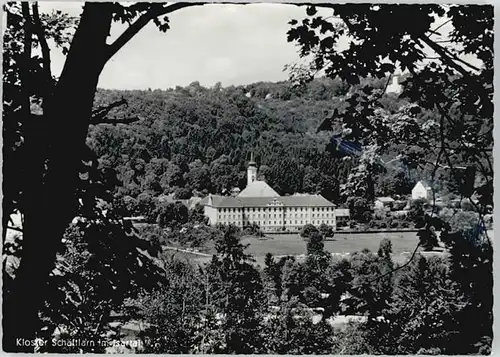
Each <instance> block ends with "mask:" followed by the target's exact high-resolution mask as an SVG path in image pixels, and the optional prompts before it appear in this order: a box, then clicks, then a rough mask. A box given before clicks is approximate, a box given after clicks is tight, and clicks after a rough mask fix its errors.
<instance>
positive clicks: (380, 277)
mask: <svg viewBox="0 0 500 357" xmlns="http://www.w3.org/2000/svg"><path fill="white" fill-rule="evenodd" d="M418 248H420V242H419V243H418V244H417V246H416V247H415V250H414V251H413V254H412V255H411V257H410V259H408V261H407V262H406V263H404V264H403V265H400V266H398V267H397V268H395V269H392V270H390V271H388V272H387V273H385V274H382V275H379V276H377V277H376V278H374V279H372V280H370V281H368V282H367V283H365V284H366V285H368V284H371V283H373V282H375V281H377V280H379V279H382V278H383V277H385V276H387V275H389V274H393V273H394V272H396V271H398V270H399V269H402V268H404V267H405V266H407V265H408V264H410V263H411V261H412V260H413V258H414V257H415V254H417V250H418Z"/></svg>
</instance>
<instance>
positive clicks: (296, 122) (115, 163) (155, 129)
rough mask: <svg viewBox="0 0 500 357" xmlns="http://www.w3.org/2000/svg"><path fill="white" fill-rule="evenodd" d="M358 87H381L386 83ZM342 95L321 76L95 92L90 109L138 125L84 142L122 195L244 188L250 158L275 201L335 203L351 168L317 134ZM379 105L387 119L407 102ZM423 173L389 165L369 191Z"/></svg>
mask: <svg viewBox="0 0 500 357" xmlns="http://www.w3.org/2000/svg"><path fill="white" fill-rule="evenodd" d="M366 82H368V83H370V85H372V86H373V87H375V88H381V87H383V85H384V83H385V80H367V81H366ZM347 92H348V87H346V86H345V85H343V84H342V82H341V81H336V80H329V79H324V78H322V79H317V80H315V81H313V82H311V83H309V84H308V85H307V86H302V87H299V86H294V85H292V83H291V82H289V81H287V82H280V83H263V82H261V83H255V84H251V85H246V86H237V87H235V86H231V87H222V86H221V85H220V84H217V85H215V86H214V87H211V88H205V87H203V86H201V85H200V84H199V83H197V82H194V83H192V84H191V85H189V86H187V87H184V88H183V87H177V88H175V89H168V90H158V89H156V90H146V91H139V90H135V91H119V90H99V91H98V92H97V95H96V106H97V107H99V105H101V104H104V103H112V102H116V101H119V100H120V99H121V98H123V99H124V100H125V102H126V105H123V106H120V107H118V108H114V109H113V110H112V112H111V113H110V115H111V116H113V117H115V118H116V119H118V120H120V119H122V118H132V120H135V119H138V120H137V121H136V122H134V123H131V124H127V125H120V124H118V125H112V124H109V125H102V124H101V125H96V126H93V127H91V130H90V131H89V136H88V143H89V146H90V147H91V148H92V149H93V150H94V151H95V153H96V155H97V157H98V158H99V162H100V165H101V166H102V168H103V169H111V170H115V171H116V173H117V178H118V180H119V182H120V183H118V182H117V183H118V188H117V194H118V196H121V197H126V196H130V197H132V198H135V199H136V198H137V197H138V196H139V195H140V194H141V193H145V192H148V193H150V194H151V195H153V196H157V195H160V194H163V193H165V194H168V193H175V194H176V196H177V198H181V199H182V198H189V197H190V196H191V195H193V193H201V194H206V193H217V194H225V193H229V192H230V190H231V189H232V188H233V187H239V188H244V187H245V185H246V165H247V163H248V161H249V158H250V153H251V152H254V154H255V158H256V161H257V162H258V164H259V165H260V168H259V175H260V178H261V179H264V180H266V181H267V182H268V183H269V184H270V185H271V186H272V187H273V188H275V189H276V190H277V191H278V192H279V193H280V194H282V195H286V194H293V193H296V192H299V193H320V194H322V195H323V196H325V197H326V198H328V199H330V200H331V201H333V202H335V203H340V204H341V203H343V198H342V197H341V195H340V193H339V188H340V185H341V184H342V183H345V182H346V180H347V177H348V174H349V172H350V168H351V166H352V160H351V158H350V157H349V156H346V155H345V153H343V152H342V151H341V150H339V149H338V148H337V147H336V146H335V144H334V143H332V142H331V141H330V137H331V133H325V132H319V131H318V128H319V127H320V125H321V123H322V122H323V120H324V119H325V118H326V117H327V116H328V115H329V114H330V113H331V112H332V111H334V110H336V109H339V108H342V107H343V106H345V96H346V94H347ZM383 99H384V100H383V101H382V102H383V105H384V109H386V110H387V111H389V112H391V113H392V112H395V111H396V110H397V109H398V108H399V107H400V106H402V105H404V104H405V103H406V102H405V101H404V100H402V99H398V98H397V97H396V96H395V95H392V94H387V95H386V96H385V98H383ZM431 114H432V113H431ZM110 122H112V119H111V120H110ZM397 155H398V147H397V146H396V145H395V146H394V147H392V148H390V149H389V150H387V152H386V156H387V158H388V160H390V159H393V158H395V157H396V156H397ZM422 174H423V173H421V172H419V171H418V170H416V169H414V168H409V167H408V166H407V165H405V164H403V163H401V162H398V161H397V160H395V161H394V162H393V163H392V164H390V165H387V166H386V167H384V170H383V171H381V172H380V173H379V174H378V175H377V177H375V178H374V180H375V185H376V193H377V194H378V195H394V194H400V195H403V194H408V193H409V192H410V190H411V188H412V186H413V184H414V183H415V182H416V178H418V177H421V176H422Z"/></svg>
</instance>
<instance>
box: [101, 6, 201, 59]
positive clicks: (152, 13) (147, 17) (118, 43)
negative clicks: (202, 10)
mask: <svg viewBox="0 0 500 357" xmlns="http://www.w3.org/2000/svg"><path fill="white" fill-rule="evenodd" d="M204 4H205V3H202V2H191V3H174V4H172V5H167V6H165V7H163V8H159V9H151V10H149V11H147V12H146V13H144V14H143V15H141V16H140V17H139V18H138V19H137V20H136V21H135V22H134V23H132V24H131V25H130V26H129V27H128V28H127V29H126V30H125V31H124V32H123V33H122V34H121V35H120V37H118V38H117V39H116V40H115V41H114V42H113V43H112V44H110V45H109V46H108V53H107V58H108V59H109V58H111V57H113V56H114V55H115V54H116V52H118V51H119V50H120V49H121V48H122V47H123V46H124V45H125V44H126V43H127V42H128V41H130V40H131V39H132V37H134V36H135V35H136V34H137V33H138V32H139V31H140V30H141V29H142V28H144V26H146V25H147V24H148V23H149V21H151V20H152V19H154V18H155V17H158V16H161V15H166V14H169V13H171V12H174V11H176V10H180V9H182V8H185V7H190V6H199V5H204Z"/></svg>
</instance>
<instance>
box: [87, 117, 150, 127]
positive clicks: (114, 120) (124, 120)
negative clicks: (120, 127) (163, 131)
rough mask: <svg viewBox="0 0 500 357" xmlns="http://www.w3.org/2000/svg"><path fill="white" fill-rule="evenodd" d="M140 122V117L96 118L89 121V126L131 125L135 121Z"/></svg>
mask: <svg viewBox="0 0 500 357" xmlns="http://www.w3.org/2000/svg"><path fill="white" fill-rule="evenodd" d="M139 120H142V118H141V117H130V118H100V117H99V118H97V119H93V120H91V121H90V124H93V125H97V124H113V125H116V124H131V123H135V122H136V121H139Z"/></svg>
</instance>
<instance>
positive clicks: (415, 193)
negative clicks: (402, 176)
mask: <svg viewBox="0 0 500 357" xmlns="http://www.w3.org/2000/svg"><path fill="white" fill-rule="evenodd" d="M431 196H432V190H431V188H430V187H429V186H428V185H427V184H425V182H423V181H418V182H417V184H416V185H415V187H413V189H412V190H411V198H412V199H413V200H418V199H424V200H428V199H430V198H431Z"/></svg>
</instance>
